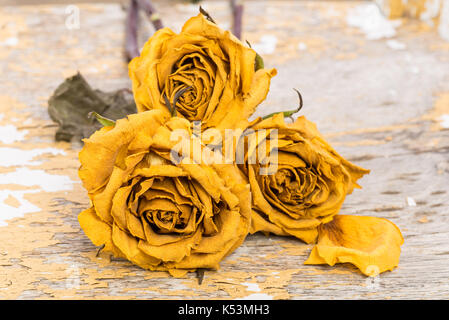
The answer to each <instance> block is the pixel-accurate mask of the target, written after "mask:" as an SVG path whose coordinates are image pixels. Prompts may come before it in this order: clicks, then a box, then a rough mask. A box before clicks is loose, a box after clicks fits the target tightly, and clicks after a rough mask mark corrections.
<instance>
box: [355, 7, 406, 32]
mask: <svg viewBox="0 0 449 320" xmlns="http://www.w3.org/2000/svg"><path fill="white" fill-rule="evenodd" d="M346 23H347V24H348V25H349V26H351V27H356V28H358V29H360V31H362V32H363V33H364V34H365V37H366V38H367V39H370V40H377V39H383V38H391V37H394V36H395V35H396V28H397V27H398V26H399V25H400V24H401V21H400V20H388V19H387V18H386V17H385V16H384V15H383V14H382V12H381V11H380V9H379V7H378V6H377V5H376V4H375V3H366V4H361V5H358V6H356V7H354V8H352V9H351V10H349V12H348V15H347V16H346Z"/></svg>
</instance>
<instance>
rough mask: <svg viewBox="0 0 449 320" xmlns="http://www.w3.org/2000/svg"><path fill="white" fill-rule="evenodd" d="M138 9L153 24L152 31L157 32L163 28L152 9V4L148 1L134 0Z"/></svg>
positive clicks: (154, 10)
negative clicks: (143, 12)
mask: <svg viewBox="0 0 449 320" xmlns="http://www.w3.org/2000/svg"><path fill="white" fill-rule="evenodd" d="M136 1H137V4H138V5H139V8H140V9H142V10H143V11H145V13H146V14H147V15H148V17H149V18H150V20H151V22H152V23H153V26H154V29H156V30H159V29H162V28H163V27H164V25H163V24H162V20H161V19H160V18H159V16H158V14H157V12H156V9H154V7H153V4H152V3H151V2H150V1H149V0H136Z"/></svg>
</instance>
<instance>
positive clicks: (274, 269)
mask: <svg viewBox="0 0 449 320" xmlns="http://www.w3.org/2000/svg"><path fill="white" fill-rule="evenodd" d="M154 4H155V6H156V8H157V9H158V11H159V12H160V13H161V16H162V17H163V22H164V24H165V25H167V26H169V27H171V28H173V29H174V30H175V31H179V30H180V27H181V26H182V23H183V21H185V20H186V19H187V18H189V17H190V16H192V15H195V14H196V13H197V12H198V11H197V6H195V5H191V4H188V3H186V2H177V1H172V2H169V3H167V2H163V1H154ZM358 4H359V3H357V2H355V1H347V2H332V3H326V2H307V1H299V2H294V1H264V2H257V1H248V2H245V17H244V21H243V22H244V24H243V39H248V40H249V42H250V43H251V44H252V45H253V47H254V46H256V47H257V45H259V48H264V46H263V41H264V40H263V36H266V35H270V36H272V39H273V37H275V39H276V50H275V51H274V52H269V50H266V52H265V53H263V52H261V55H263V56H264V60H265V65H266V66H270V67H271V66H273V67H276V68H277V69H278V75H277V76H276V77H275V78H273V82H272V88H271V91H270V94H269V96H268V97H267V100H266V101H265V102H264V103H263V104H262V105H261V106H260V108H259V109H258V111H257V113H256V115H255V116H260V115H264V114H268V113H271V112H274V111H277V110H284V109H288V108H286V106H294V105H295V104H296V94H295V93H294V91H293V90H291V87H295V88H297V89H299V90H300V91H301V93H302V96H303V97H304V108H303V110H302V111H301V114H303V115H306V117H307V118H308V119H310V120H312V121H314V122H316V123H317V124H318V128H319V129H320V131H321V132H322V133H323V134H324V135H325V136H326V137H327V138H328V139H329V141H330V142H331V144H332V145H333V146H334V147H335V148H336V149H337V151H338V152H339V153H341V154H342V155H343V156H345V157H346V158H348V159H349V160H351V161H353V162H354V163H356V164H358V165H360V166H363V167H365V168H368V169H371V173H370V174H369V175H368V176H366V177H364V178H363V179H362V180H361V181H360V184H361V185H362V187H363V189H361V190H356V191H355V192H354V193H353V194H352V195H350V196H348V197H347V199H346V201H345V203H344V206H343V208H342V213H344V214H358V215H371V216H377V217H384V218H387V219H390V220H391V221H393V222H394V223H395V224H397V225H398V226H399V228H400V229H401V231H402V232H403V235H404V238H405V243H404V245H403V247H402V254H401V260H400V264H399V267H398V268H397V269H395V270H394V271H392V272H387V273H384V274H381V275H380V276H378V277H376V278H366V277H365V276H363V275H362V274H361V273H360V272H358V271H357V269H356V268H354V267H352V266H350V265H338V266H335V267H329V266H306V265H303V262H304V261H305V260H306V258H307V257H308V254H309V252H310V250H311V248H312V246H310V245H305V244H303V243H301V242H300V241H298V240H295V239H293V238H290V237H284V238H282V237H276V236H269V237H266V236H263V235H253V236H249V237H248V238H247V240H246V241H245V243H244V244H243V245H242V246H241V247H240V248H238V249H237V250H236V251H235V252H234V253H232V254H231V255H230V256H229V257H227V258H226V259H225V260H224V261H223V262H222V264H221V269H220V270H219V271H216V272H215V271H206V272H205V275H204V280H203V283H202V284H201V285H198V282H197V279H196V277H195V275H194V274H188V275H187V276H186V277H185V278H179V279H176V278H171V277H170V276H168V274H166V273H163V272H149V271H146V270H142V269H140V268H139V267H136V266H133V265H131V264H130V263H128V262H126V261H123V260H117V259H111V257H110V256H109V255H107V254H105V253H100V254H99V256H98V257H97V256H96V253H97V248H95V247H94V246H93V245H92V243H91V242H90V241H89V239H87V237H86V236H85V235H84V233H83V232H82V230H81V229H80V227H79V225H78V221H77V215H78V213H79V212H80V211H81V210H83V209H84V208H86V207H87V206H88V205H89V201H88V198H87V196H86V194H85V191H84V190H83V188H82V186H81V185H80V181H79V178H78V176H77V170H78V166H79V162H78V159H77V153H78V151H79V150H80V144H77V143H72V144H68V143H62V142H60V143H55V142H54V139H53V137H54V133H55V130H56V127H55V125H54V124H53V123H52V122H51V120H50V119H49V116H48V114H47V111H46V108H47V104H46V101H47V99H48V97H49V96H50V95H51V94H52V92H53V90H54V89H55V88H56V87H57V86H58V85H59V84H60V83H61V82H62V81H63V80H64V78H65V77H68V76H70V75H73V74H74V73H75V72H76V71H78V70H79V71H80V72H81V73H82V74H83V75H84V76H85V77H86V79H87V80H88V81H89V83H91V85H92V86H93V87H95V88H99V89H102V90H105V91H109V90H114V89H118V88H123V87H130V81H129V79H128V76H127V65H126V62H125V59H124V56H123V44H124V19H125V15H126V12H125V11H124V10H123V9H122V8H121V6H120V5H118V4H107V5H105V4H78V6H79V8H80V22H81V23H80V28H79V29H74V30H68V29H67V28H66V27H65V21H66V18H67V14H66V12H65V5H42V6H38V7H32V6H19V7H8V6H5V7H0V30H2V31H1V33H0V44H1V45H0V70H1V72H0V114H1V115H0V128H1V130H4V131H2V132H6V133H5V135H2V136H1V137H0V154H1V157H2V158H0V298H2V299H64V298H72V299H88V298H94V299H135V298H139V299H154V298H157V299H198V298H212V299H229V298H231V299H234V298H245V297H246V298H248V297H249V298H274V299H448V298H449V282H448V278H449V263H448V262H449V244H448V239H449V190H448V182H449V133H448V132H449V131H448V130H447V129H445V128H444V123H443V121H442V119H443V118H441V117H442V116H443V115H444V114H449V78H448V76H449V63H448V62H449V44H448V43H444V42H443V41H442V40H441V39H440V38H439V37H438V35H437V33H436V32H435V30H434V29H433V28H432V27H429V26H427V25H425V24H424V23H423V22H420V21H412V20H404V22H403V24H402V26H401V27H399V28H397V35H396V37H395V39H396V40H397V41H400V42H402V43H404V44H405V45H406V48H405V49H404V50H393V49H391V48H390V47H389V46H388V45H387V44H386V40H385V39H381V40H377V41H370V40H366V39H365V38H364V36H363V34H361V33H360V32H359V31H358V30H357V29H354V28H350V27H348V26H347V24H346V14H347V13H348V10H349V9H350V8H352V7H354V6H356V5H358ZM204 6H205V8H206V9H207V11H208V12H209V13H211V14H213V16H214V19H215V20H216V21H218V22H219V23H220V24H221V25H222V26H223V27H225V28H229V27H230V22H231V16H230V12H229V5H228V2H227V1H211V2H207V1H206V2H205V5H204ZM142 21H145V19H144V17H142ZM142 26H143V28H144V29H145V30H146V31H145V32H142V33H141V34H139V37H140V38H139V41H141V43H143V41H145V39H146V38H147V37H148V36H149V35H151V33H152V30H153V29H152V27H151V24H150V22H148V21H146V22H144V23H143V25H142ZM265 41H266V38H265ZM265 48H266V46H265ZM7 134H9V135H7ZM7 136H8V137H12V138H11V139H9V140H8V139H6V138H5V137H7ZM14 157H15V158H14ZM13 158H14V160H12V159H13ZM7 218H8V219H7Z"/></svg>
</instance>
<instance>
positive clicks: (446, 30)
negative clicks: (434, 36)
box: [438, 0, 449, 41]
mask: <svg viewBox="0 0 449 320" xmlns="http://www.w3.org/2000/svg"><path fill="white" fill-rule="evenodd" d="M438 34H439V35H440V37H441V38H443V39H444V40H446V41H449V0H444V2H443V6H442V7H441V13H440V22H439V24H438Z"/></svg>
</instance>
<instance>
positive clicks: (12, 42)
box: [1, 37, 19, 47]
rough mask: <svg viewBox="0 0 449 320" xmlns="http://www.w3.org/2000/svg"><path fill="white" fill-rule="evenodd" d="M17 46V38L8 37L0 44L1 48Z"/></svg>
mask: <svg viewBox="0 0 449 320" xmlns="http://www.w3.org/2000/svg"><path fill="white" fill-rule="evenodd" d="M18 44H19V38H17V37H9V38H6V39H5V40H4V41H3V42H1V45H2V46H6V47H15V46H17V45H18Z"/></svg>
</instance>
